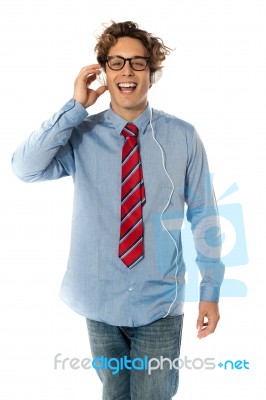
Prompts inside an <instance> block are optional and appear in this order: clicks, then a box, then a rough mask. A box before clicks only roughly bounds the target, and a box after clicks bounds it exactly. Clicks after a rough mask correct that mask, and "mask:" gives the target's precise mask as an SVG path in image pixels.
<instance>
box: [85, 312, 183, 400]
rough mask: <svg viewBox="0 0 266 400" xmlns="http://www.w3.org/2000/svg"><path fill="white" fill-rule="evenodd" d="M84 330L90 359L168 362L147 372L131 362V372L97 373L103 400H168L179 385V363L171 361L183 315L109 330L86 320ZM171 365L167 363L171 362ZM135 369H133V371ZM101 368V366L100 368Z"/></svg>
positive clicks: (176, 352)
mask: <svg viewBox="0 0 266 400" xmlns="http://www.w3.org/2000/svg"><path fill="white" fill-rule="evenodd" d="M86 321H87V327H88V333H89V339H90V346H91V352H92V356H93V358H96V357H104V358H106V359H110V358H115V359H118V360H120V358H123V357H125V358H126V359H127V360H131V361H130V362H132V360H134V359H136V358H138V359H141V360H144V359H145V356H146V360H147V359H148V360H150V359H151V358H156V359H158V360H159V361H160V359H161V357H162V358H167V359H168V360H165V362H164V363H163V364H161V365H162V366H163V367H162V368H161V365H160V366H159V365H158V364H156V362H155V363H154V364H151V365H153V366H155V365H158V368H157V369H154V370H152V371H148V370H147V369H142V370H141V369H140V368H139V366H140V365H142V366H143V364H138V367H137V360H135V361H136V364H133V362H132V368H131V369H130V368H125V367H124V368H121V369H120V370H119V371H118V372H117V371H116V372H117V373H114V370H112V369H110V368H101V369H98V368H96V370H97V373H98V375H99V378H100V379H101V381H102V384H103V396H102V399H103V400H145V399H152V400H171V399H172V397H173V396H174V395H175V394H176V392H177V389H178V382H179V373H178V372H179V371H178V363H177V362H176V361H175V363H174V364H173V365H174V367H173V365H171V361H172V360H175V359H177V358H178V357H179V354H180V343H181V336H182V326H183V315H180V316H168V317H166V318H162V319H159V320H157V321H155V322H152V323H151V324H148V325H145V326H139V327H123V326H112V325H108V324H105V323H103V322H98V321H93V320H90V319H87V320H86ZM169 359H170V360H171V361H170V360H169ZM133 365H135V366H136V368H134V367H133ZM99 367H100V366H99Z"/></svg>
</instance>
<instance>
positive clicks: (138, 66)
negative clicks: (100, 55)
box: [105, 56, 150, 71]
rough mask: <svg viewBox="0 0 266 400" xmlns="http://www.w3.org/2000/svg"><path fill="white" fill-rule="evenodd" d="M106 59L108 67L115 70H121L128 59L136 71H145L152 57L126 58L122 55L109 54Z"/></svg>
mask: <svg viewBox="0 0 266 400" xmlns="http://www.w3.org/2000/svg"><path fill="white" fill-rule="evenodd" d="M105 61H106V62H107V64H108V67H109V68H110V69H112V70H113V71H120V69H122V68H123V67H124V65H125V63H126V61H128V62H129V65H130V67H131V68H132V69H133V70H134V71H144V69H145V68H146V67H147V65H148V62H149V61H150V58H149V57H142V56H136V57H130V58H124V57H122V56H108V57H106V59H105Z"/></svg>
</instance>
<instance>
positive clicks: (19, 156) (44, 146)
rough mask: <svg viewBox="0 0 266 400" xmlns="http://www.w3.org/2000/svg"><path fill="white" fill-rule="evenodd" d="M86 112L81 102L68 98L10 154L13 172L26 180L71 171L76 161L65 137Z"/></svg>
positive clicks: (53, 176) (46, 177) (48, 177)
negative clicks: (59, 108) (62, 154)
mask: <svg viewBox="0 0 266 400" xmlns="http://www.w3.org/2000/svg"><path fill="white" fill-rule="evenodd" d="M87 115H88V113H87V111H86V110H85V109H84V107H83V106H82V105H81V104H79V103H77V102H76V101H75V100H74V99H71V100H69V101H68V102H67V103H66V104H65V105H64V107H63V108H62V109H61V110H60V111H59V112H57V113H56V114H54V115H53V116H52V117H51V118H50V119H48V120H47V121H45V122H44V123H43V124H42V125H41V127H40V128H39V129H38V130H36V131H34V132H33V133H32V134H31V135H30V137H29V138H28V139H27V140H26V141H24V142H23V143H21V145H20V146H19V147H18V148H17V150H16V151H15V152H14V154H13V156H12V169H13V172H14V174H15V175H16V176H17V177H18V178H20V179H21V180H23V181H25V182H34V181H43V180H51V179H58V178H61V177H63V176H67V175H73V174H74V170H75V163H74V159H73V152H72V149H71V145H70V143H69V142H68V140H69V138H70V136H71V134H72V131H73V128H74V127H76V126H77V125H78V124H80V123H81V122H82V121H83V120H84V119H85V118H86V117H87ZM60 152H61V153H62V152H63V153H64V157H60ZM62 159H64V162H62Z"/></svg>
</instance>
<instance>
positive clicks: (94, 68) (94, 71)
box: [77, 64, 101, 83]
mask: <svg viewBox="0 0 266 400" xmlns="http://www.w3.org/2000/svg"><path fill="white" fill-rule="evenodd" d="M100 72H101V66H100V64H92V65H88V66H86V67H83V68H82V69H81V70H80V73H79V75H78V76H77V79H81V80H83V82H86V83H87V81H88V80H89V79H90V77H91V76H93V75H94V76H95V77H96V75H98V74H99V73H100ZM94 79H95V78H94ZM94 79H93V80H94Z"/></svg>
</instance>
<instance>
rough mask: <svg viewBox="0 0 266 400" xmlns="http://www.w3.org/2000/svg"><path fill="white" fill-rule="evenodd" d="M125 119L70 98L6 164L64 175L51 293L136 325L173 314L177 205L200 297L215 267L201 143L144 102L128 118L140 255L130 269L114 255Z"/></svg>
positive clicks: (178, 284) (215, 295)
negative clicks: (135, 148) (63, 237)
mask: <svg viewBox="0 0 266 400" xmlns="http://www.w3.org/2000/svg"><path fill="white" fill-rule="evenodd" d="M151 115H152V119H151ZM127 122H128V121H125V120H124V119H122V118H121V117H120V116H118V115H117V114H115V113H114V112H113V111H112V109H111V108H109V109H108V110H106V111H103V112H102V113H99V114H96V115H91V116H88V112H87V111H86V110H85V108H84V107H83V106H82V105H81V104H79V103H77V102H75V100H74V99H71V100H70V101H68V102H67V104H66V105H65V106H64V107H63V108H62V109H61V110H60V111H59V112H58V113H56V114H55V115H54V116H53V117H52V118H51V119H49V120H48V121H46V122H44V123H43V124H42V125H41V127H40V129H39V130H37V131H35V132H33V133H32V135H31V136H30V137H29V139H28V140H27V141H25V142H24V143H22V144H21V145H20V146H19V148H18V149H17V150H16V152H15V153H14V154H13V158H12V166H13V171H14V173H15V174H16V175H17V176H18V177H19V178H20V179H22V180H23V181H25V182H35V181H43V180H50V179H58V178H62V177H64V176H72V178H73V182H74V205H73V220H72V231H71V246H70V253H69V260H68V266H67V270H66V273H65V276H64V279H63V281H62V286H61V290H60V296H61V298H62V299H63V300H64V301H65V302H66V303H67V304H68V305H69V306H70V307H71V308H72V309H74V310H75V311H76V312H78V313H80V314H82V315H84V316H86V317H87V318H90V319H94V320H97V321H102V322H105V323H108V324H111V325H117V326H141V325H146V324H148V323H151V322H153V321H155V320H157V319H159V318H162V317H164V316H166V315H168V314H170V315H180V314H182V313H183V304H184V300H185V297H184V296H185V264H184V260H183V253H182V243H181V236H182V235H181V224H182V220H183V217H184V210H185V208H184V207H185V204H187V218H188V220H189V221H190V223H191V228H192V232H193V237H194V242H195V248H196V250H197V259H196V262H197V265H198V267H199V269H200V273H201V277H202V281H201V283H200V300H202V301H214V302H217V301H218V300H219V290H220V286H221V283H222V280H223V275H224V266H223V264H222V263H221V261H220V234H219V224H218V217H217V208H216V203H215V197H214V194H213V190H212V185H211V181H210V174H209V169H208V163H207V158H206V154H205V150H204V147H203V145H202V142H201V140H200V138H199V136H198V134H197V133H196V131H195V129H194V127H193V126H192V125H190V124H188V123H187V122H184V121H182V120H180V119H178V118H176V117H174V116H172V115H168V114H166V113H164V112H162V111H157V110H151V108H150V107H149V106H147V108H146V109H145V111H144V112H143V113H142V114H141V115H140V116H139V117H138V118H137V119H136V120H134V121H132V122H133V123H135V124H136V125H137V127H138V129H139V146H140V152H141V160H142V167H143V175H144V185H145V193H146V203H145V205H144V208H143V220H144V258H143V260H141V261H140V262H139V263H138V264H137V265H135V266H134V267H132V268H127V267H125V265H124V264H123V263H122V261H121V260H120V259H119V257H118V243H119V230H120V194H121V151H122V146H123V143H124V138H123V136H121V131H122V128H123V127H124V125H125V124H126V123H127ZM151 122H152V123H151ZM153 135H154V136H155V137H154V136H153ZM156 141H158V143H159V144H160V146H161V147H159V145H158V143H157V142H156ZM162 152H163V155H164V157H162ZM164 162H165V168H164ZM167 174H168V175H169V176H168V175H167ZM169 178H170V179H171V180H172V182H171V180H170V179H169ZM172 189H173V193H172V196H171V192H172ZM168 203H169V204H168ZM166 206H167V208H166ZM165 208H166V209H165ZM163 210H164V212H163ZM162 212H163V215H162ZM163 225H164V226H165V227H166V228H167V230H166V229H164V226H163Z"/></svg>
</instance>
